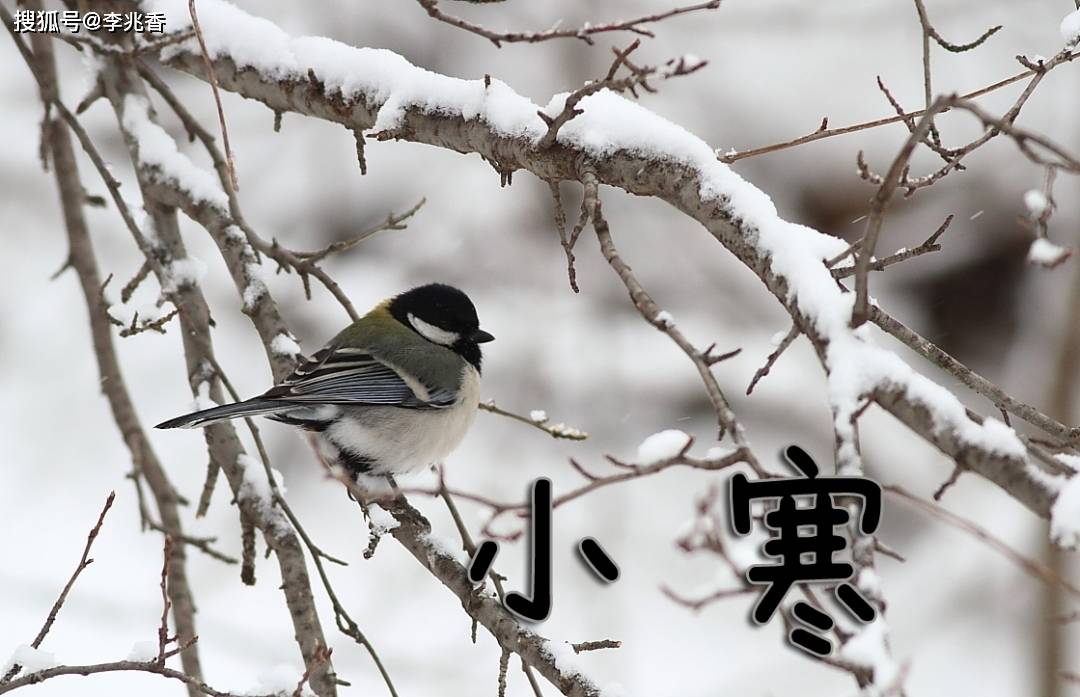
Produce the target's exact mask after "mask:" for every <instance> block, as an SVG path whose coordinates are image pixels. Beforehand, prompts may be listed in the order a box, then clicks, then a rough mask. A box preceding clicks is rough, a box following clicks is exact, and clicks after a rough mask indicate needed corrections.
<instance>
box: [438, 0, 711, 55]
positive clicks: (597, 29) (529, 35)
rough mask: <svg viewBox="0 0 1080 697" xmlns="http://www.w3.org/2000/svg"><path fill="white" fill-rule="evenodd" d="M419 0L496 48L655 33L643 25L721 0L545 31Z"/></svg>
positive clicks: (556, 27)
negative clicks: (469, 16) (484, 21)
mask: <svg viewBox="0 0 1080 697" xmlns="http://www.w3.org/2000/svg"><path fill="white" fill-rule="evenodd" d="M417 2H419V3H420V6H421V7H423V8H424V10H425V11H426V12H427V13H428V15H429V16H430V17H431V18H432V19H436V20H438V21H440V22H444V23H446V24H449V25H450V26H453V27H457V28H458V29H463V30H465V31H467V32H470V33H472V34H476V35H478V36H482V37H484V38H485V39H487V40H489V41H491V43H493V44H495V46H496V48H501V47H502V44H503V43H521V42H523V43H537V42H540V41H548V40H550V39H580V40H581V41H584V42H585V43H587V44H589V45H592V44H593V43H594V42H593V36H595V35H596V34H604V33H609V32H619V31H627V32H631V33H634V34H639V35H641V36H648V37H652V36H654V34H653V32H652V31H651V30H649V29H646V28H645V27H644V26H643V25H646V24H655V23H656V22H660V21H663V20H665V19H668V18H670V17H676V16H678V15H683V14H688V13H691V12H698V11H702V10H715V9H717V8H718V7H720V0H709V2H702V3H698V4H696V5H687V6H685V7H675V8H672V9H670V10H667V11H665V12H657V13H655V14H651V15H645V16H642V17H636V18H634V19H624V20H620V21H616V22H607V23H604V24H587V25H585V26H582V27H580V28H576V29H560V28H558V26H557V25H556V26H554V27H552V28H551V29H548V30H546V31H537V32H497V31H492V30H490V29H486V28H485V27H483V26H481V25H479V24H474V23H472V22H469V21H467V20H464V19H462V18H460V17H455V16H453V15H449V14H446V13H445V12H443V11H442V10H441V9H439V0H417Z"/></svg>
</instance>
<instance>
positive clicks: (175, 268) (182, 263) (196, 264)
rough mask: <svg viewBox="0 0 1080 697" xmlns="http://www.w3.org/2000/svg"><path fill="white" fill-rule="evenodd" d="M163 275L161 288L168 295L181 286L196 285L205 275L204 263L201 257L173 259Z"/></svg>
mask: <svg viewBox="0 0 1080 697" xmlns="http://www.w3.org/2000/svg"><path fill="white" fill-rule="evenodd" d="M164 275H165V278H163V279H162V284H161V290H162V292H164V293H165V294H166V295H168V294H169V293H175V292H176V291H177V290H179V289H181V288H186V287H190V286H195V285H198V284H199V281H201V280H202V279H203V278H205V277H206V264H205V263H204V262H203V260H202V259H199V258H198V257H193V256H186V257H183V258H182V259H174V260H173V261H171V262H169V265H168V266H166V267H165V274H164ZM140 316H141V315H140Z"/></svg>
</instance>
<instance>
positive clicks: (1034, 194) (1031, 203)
mask: <svg viewBox="0 0 1080 697" xmlns="http://www.w3.org/2000/svg"><path fill="white" fill-rule="evenodd" d="M1049 205H1050V202H1049V201H1048V200H1047V199H1046V194H1044V193H1043V192H1041V191H1039V190H1038V189H1030V190H1028V191H1027V193H1025V194H1024V207H1025V208H1027V210H1028V214H1029V215H1030V216H1031V217H1032V218H1039V217H1040V216H1041V215H1042V214H1043V213H1045V212H1046V208H1047V206H1049Z"/></svg>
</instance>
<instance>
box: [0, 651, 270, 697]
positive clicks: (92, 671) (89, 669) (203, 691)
mask: <svg viewBox="0 0 1080 697" xmlns="http://www.w3.org/2000/svg"><path fill="white" fill-rule="evenodd" d="M118 672H135V673H151V674H154V675H160V676H162V677H165V678H170V679H172V680H179V681H180V682H182V683H184V684H185V685H187V688H188V694H190V695H197V696H200V697H201V696H203V695H208V696H209V697H241V695H240V694H239V693H236V692H225V691H222V690H217V689H215V688H213V687H211V686H209V685H207V684H206V683H204V682H203V681H202V680H200V679H198V678H196V677H194V676H192V675H190V674H188V673H186V672H183V671H179V670H174V669H172V668H167V667H165V666H164V665H161V664H159V663H158V661H157V660H156V659H155V660H151V661H112V662H110V663H94V664H89V665H70V666H69V665H64V666H55V667H52V668H46V669H44V670H39V671H37V672H36V673H29V674H27V675H24V676H22V677H21V678H17V679H15V680H12V681H11V682H8V683H4V684H0V695H2V694H5V693H8V692H11V691H13V690H17V689H19V688H20V687H26V686H27V685H37V684H39V683H43V682H45V681H46V680H51V679H52V678H57V677H61V676H64V675H82V676H86V675H100V674H101V673H118ZM243 697H279V696H278V695H271V694H265V695H247V694H245V695H244V696H243Z"/></svg>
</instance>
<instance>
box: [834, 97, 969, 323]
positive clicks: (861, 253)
mask: <svg viewBox="0 0 1080 697" xmlns="http://www.w3.org/2000/svg"><path fill="white" fill-rule="evenodd" d="M950 101H952V100H949V99H945V98H939V99H938V100H937V101H935V102H934V104H932V105H931V106H930V108H929V109H927V110H926V112H925V113H924V114H923V115H922V117H921V118H920V119H919V122H918V124H917V125H916V126H915V129H914V130H913V131H912V132H911V135H910V136H908V139H907V141H905V142H904V145H903V147H901V148H900V152H899V153H897V155H896V158H895V159H894V160H893V163H892V166H891V167H889V171H888V173H887V174H886V175H885V178H884V180H883V181H882V182H881V186H880V187H879V188H878V190H877V193H876V194H875V195H874V198H873V199H872V200H871V202H870V217H869V219H868V220H867V223H866V233H865V234H864V235H863V239H862V241H861V243H860V244H859V247H858V249H856V250H855V306H854V308H853V309H852V312H851V326H852V327H859V326H861V325H862V324H863V323H864V322H866V320H868V319H869V318H870V300H869V298H870V296H869V289H868V274H869V271H870V259H871V257H872V256H873V255H874V247H875V246H876V245H877V240H878V235H879V234H880V233H881V225H882V223H883V222H884V219H885V209H886V208H887V207H888V205H889V200H890V199H891V198H892V194H893V191H895V190H896V187H897V185H898V184H899V183H900V177H901V176H902V174H903V172H904V169H905V168H906V167H907V162H908V160H909V159H910V158H911V153H912V152H914V150H915V146H916V145H917V144H918V143H919V142H920V141H921V140H922V139H923V138H924V137H925V136H926V134H927V133H928V132H929V130H930V124H931V121H932V119H933V117H934V114H937V113H940V112H941V111H942V110H943V109H944V108H945V107H946V106H948V105H949V104H950Z"/></svg>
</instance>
